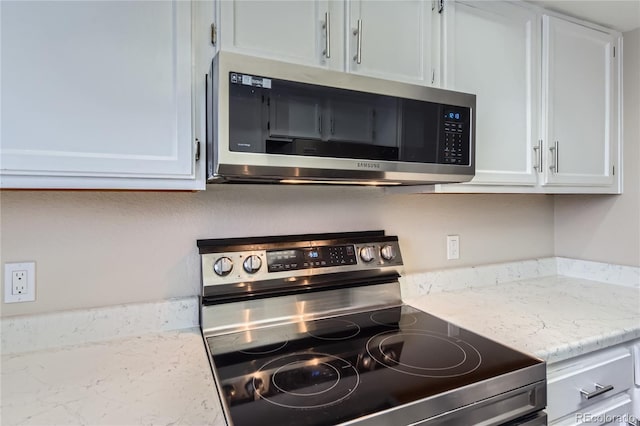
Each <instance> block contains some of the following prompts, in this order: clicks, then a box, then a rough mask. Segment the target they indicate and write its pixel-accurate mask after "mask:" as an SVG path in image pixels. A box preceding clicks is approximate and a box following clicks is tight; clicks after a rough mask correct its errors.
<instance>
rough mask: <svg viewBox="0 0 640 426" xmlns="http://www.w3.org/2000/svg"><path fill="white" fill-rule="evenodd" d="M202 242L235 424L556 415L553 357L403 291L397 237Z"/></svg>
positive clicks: (474, 421) (222, 393) (391, 425)
mask: <svg viewBox="0 0 640 426" xmlns="http://www.w3.org/2000/svg"><path fill="white" fill-rule="evenodd" d="M198 247H199V249H200V254H201V259H202V281H203V289H202V298H201V318H200V324H201V328H202V334H203V337H204V341H205V347H206V349H207V352H208V354H209V360H210V362H211V368H212V370H213V374H214V378H215V381H216V386H217V389H218V393H219V397H220V400H221V402H222V405H223V407H224V414H225V417H226V420H227V423H228V424H229V425H235V426H245V425H251V426H253V425H256V424H265V425H278V426H286V425H295V426H302V425H337V424H342V425H355V424H357V425H388V426H399V425H418V424H419V425H485V426H489V425H502V424H508V425H546V415H545V414H544V412H543V411H542V410H543V409H544V407H545V405H546V379H545V376H546V368H545V363H544V361H542V360H540V359H537V358H534V357H531V356H529V355H526V354H524V353H521V352H518V351H516V350H514V349H511V348H508V347H506V346H504V345H501V344H499V343H496V342H494V341H491V340H489V339H487V338H485V337H482V336H479V335H477V334H474V333H473V332H471V331H469V330H465V329H463V328H460V327H458V326H456V325H455V324H451V323H449V322H447V321H445V320H442V319H440V318H437V317H435V316H433V315H430V314H428V313H426V312H422V311H420V310H418V309H415V308H413V307H411V306H408V305H405V304H403V303H402V299H401V296H400V284H399V282H398V278H399V277H400V273H401V270H402V256H401V254H400V247H399V245H398V239H397V238H396V237H393V236H387V235H385V233H384V232H383V231H371V232H355V233H339V234H319V235H292V236H273V237H262V238H233V239H217V240H199V241H198ZM479 320H480V319H479Z"/></svg>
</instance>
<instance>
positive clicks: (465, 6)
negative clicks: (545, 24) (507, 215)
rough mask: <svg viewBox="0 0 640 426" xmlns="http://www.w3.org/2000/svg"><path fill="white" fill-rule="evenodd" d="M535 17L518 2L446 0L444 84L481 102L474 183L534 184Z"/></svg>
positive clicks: (537, 61)
mask: <svg viewBox="0 0 640 426" xmlns="http://www.w3.org/2000/svg"><path fill="white" fill-rule="evenodd" d="M537 22H538V16H537V14H536V13H535V12H534V11H532V10H530V9H527V8H524V7H521V6H519V5H518V4H514V3H506V2H491V1H469V2H467V1H459V2H455V3H453V2H450V3H447V7H446V9H445V22H444V26H443V28H444V31H445V35H444V40H445V43H444V46H443V63H442V69H443V72H442V75H443V86H444V87H445V88H447V89H453V90H457V91H461V92H468V93H474V94H476V95H477V98H476V177H475V178H474V179H473V181H472V182H471V185H473V184H488V185H535V184H536V179H537V178H536V171H535V170H534V164H533V162H532V156H533V154H534V150H533V149H534V146H537V133H538V128H537V127H538V92H539V72H538V69H539V66H540V61H539V46H540V41H539V37H540V34H539V29H538V25H536V23H537Z"/></svg>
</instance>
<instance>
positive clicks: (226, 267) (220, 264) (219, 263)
mask: <svg viewBox="0 0 640 426" xmlns="http://www.w3.org/2000/svg"><path fill="white" fill-rule="evenodd" d="M232 269H233V262H232V261H231V259H229V258H228V257H220V258H218V260H216V262H215V263H214V264H213V272H215V273H216V274H218V275H219V276H221V277H224V276H225V275H229V272H231V270H232Z"/></svg>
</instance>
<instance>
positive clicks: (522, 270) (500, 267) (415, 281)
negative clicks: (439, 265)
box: [401, 257, 556, 299]
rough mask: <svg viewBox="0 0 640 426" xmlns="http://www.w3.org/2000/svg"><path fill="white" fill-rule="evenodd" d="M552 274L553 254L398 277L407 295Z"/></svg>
mask: <svg viewBox="0 0 640 426" xmlns="http://www.w3.org/2000/svg"><path fill="white" fill-rule="evenodd" d="M551 275H556V260H555V258H553V257H546V258H542V259H534V260H524V261H520V262H509V263H496V264H493V265H482V266H472V267H468V268H456V269H443V270H440V271H432V272H423V273H418V274H409V275H407V276H405V277H403V278H402V279H401V285H402V297H403V299H406V298H410V297H416V296H424V295H427V294H430V293H436V292H441V291H455V290H461V289H464V288H471V287H484V286H487V285H496V284H501V283H505V282H511V281H519V280H524V279H528V278H538V277H547V276H551Z"/></svg>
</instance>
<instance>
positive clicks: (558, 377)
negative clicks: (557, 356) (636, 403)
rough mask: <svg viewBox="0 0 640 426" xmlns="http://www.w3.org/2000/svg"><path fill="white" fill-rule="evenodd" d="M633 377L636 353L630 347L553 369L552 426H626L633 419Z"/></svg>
mask: <svg viewBox="0 0 640 426" xmlns="http://www.w3.org/2000/svg"><path fill="white" fill-rule="evenodd" d="M633 376H634V367H633V358H632V353H631V350H630V348H629V347H628V346H626V345H622V346H619V347H615V348H611V349H604V350H602V351H598V352H595V353H591V354H587V355H583V356H580V357H577V358H574V359H570V360H567V361H563V362H560V363H557V364H552V365H549V366H548V367H547V409H546V411H547V415H548V419H549V424H550V425H554V426H570V425H603V424H621V425H625V426H626V424H627V421H630V420H631V416H632V406H633V402H632V391H633Z"/></svg>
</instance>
